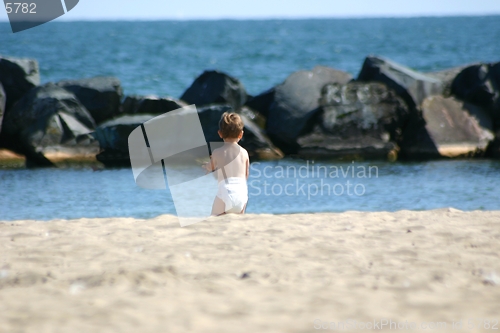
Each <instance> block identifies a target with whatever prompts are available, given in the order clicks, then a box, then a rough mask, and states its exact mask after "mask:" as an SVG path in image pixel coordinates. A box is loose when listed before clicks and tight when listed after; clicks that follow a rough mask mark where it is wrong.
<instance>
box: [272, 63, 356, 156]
mask: <svg viewBox="0 0 500 333" xmlns="http://www.w3.org/2000/svg"><path fill="white" fill-rule="evenodd" d="M350 80H351V75H350V74H348V73H346V72H342V71H339V70H335V69H332V68H328V67H321V66H318V67H315V68H314V69H313V70H312V71H305V70H303V71H298V72H295V73H293V74H291V75H290V76H289V77H288V78H287V79H286V80H285V82H283V83H282V84H280V85H278V86H277V87H275V93H274V101H273V103H272V104H271V106H270V108H269V113H268V117H267V123H266V131H267V133H268V135H269V137H270V138H271V139H272V140H273V142H274V143H275V144H277V145H278V147H280V148H281V149H283V150H284V151H285V152H286V153H290V152H294V151H295V150H296V149H297V147H298V145H297V138H298V137H299V136H300V135H303V134H305V132H307V131H308V130H310V129H311V126H312V123H313V122H314V116H315V115H316V114H317V112H318V111H319V110H320V108H319V100H320V98H321V89H322V88H323V87H324V86H325V85H326V84H327V83H339V84H345V83H347V82H349V81H350Z"/></svg>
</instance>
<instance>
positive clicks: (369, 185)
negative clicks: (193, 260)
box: [0, 159, 500, 220]
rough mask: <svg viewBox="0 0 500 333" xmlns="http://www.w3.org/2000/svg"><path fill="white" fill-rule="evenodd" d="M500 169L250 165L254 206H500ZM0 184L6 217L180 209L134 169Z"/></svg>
mask: <svg viewBox="0 0 500 333" xmlns="http://www.w3.org/2000/svg"><path fill="white" fill-rule="evenodd" d="M353 169H354V170H355V172H354V175H353V173H352V170H353ZM325 170H326V172H325ZM370 171H371V174H370ZM313 172H314V173H313ZM499 173H500V161H484V160H479V161H433V162H425V163H410V164H406V163H405V164H403V163H370V164H369V163H343V164H338V163H325V162H321V163H320V162H316V163H314V164H313V163H312V161H310V162H309V164H308V163H307V161H298V160H288V159H286V160H282V161H279V162H264V163H260V164H253V165H252V170H251V177H250V179H249V194H250V203H249V206H248V212H249V213H299V212H341V211H346V210H360V211H397V210H401V209H411V210H424V209H434V208H440V207H455V208H457V209H461V210H476V209H480V210H500V181H499V180H498V175H499ZM353 176H354V177H353ZM348 182H349V183H348ZM348 184H350V185H348ZM0 188H1V192H2V194H3V198H2V200H0V220H16V219H37V220H48V219H53V218H80V217H113V216H129V217H136V218H149V217H154V216H158V215H161V214H167V213H169V214H175V210H174V206H173V203H172V198H171V196H170V193H169V192H168V191H164V190H163V191H162V190H145V189H141V188H139V187H137V186H136V185H135V183H134V179H133V176H132V171H131V170H130V169H114V170H103V171H93V170H92V169H90V168H88V169H87V168H82V169H43V170H0ZM321 188H322V189H323V192H321ZM328 191H329V192H328Z"/></svg>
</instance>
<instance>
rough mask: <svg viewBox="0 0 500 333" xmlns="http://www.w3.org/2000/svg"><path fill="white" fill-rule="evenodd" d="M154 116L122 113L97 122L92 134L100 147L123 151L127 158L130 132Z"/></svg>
mask: <svg viewBox="0 0 500 333" xmlns="http://www.w3.org/2000/svg"><path fill="white" fill-rule="evenodd" d="M156 116H157V115H154V114H138V115H122V116H120V117H117V118H115V119H111V120H108V121H106V122H104V123H101V124H99V125H98V126H97V127H96V129H95V131H94V133H93V134H92V135H93V136H94V137H95V138H96V139H97V141H99V145H100V147H101V149H104V150H113V151H117V152H123V153H126V155H127V158H128V137H129V135H130V133H132V131H133V130H134V129H136V128H137V127H138V126H141V125H142V124H143V123H145V122H146V121H148V120H150V119H152V118H154V117H156Z"/></svg>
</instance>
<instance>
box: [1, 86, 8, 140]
mask: <svg viewBox="0 0 500 333" xmlns="http://www.w3.org/2000/svg"><path fill="white" fill-rule="evenodd" d="M6 100H7V96H6V95H5V90H4V89H3V86H2V84H1V83H0V132H2V120H3V115H4V113H5V102H6Z"/></svg>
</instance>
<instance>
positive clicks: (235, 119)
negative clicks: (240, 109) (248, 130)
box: [219, 112, 244, 139]
mask: <svg viewBox="0 0 500 333" xmlns="http://www.w3.org/2000/svg"><path fill="white" fill-rule="evenodd" d="M243 127H244V124H243V120H241V117H240V115H239V114H237V113H234V112H231V113H229V112H224V113H223V114H222V117H221V119H220V121H219V129H220V132H221V135H222V138H224V139H226V138H227V139H236V138H238V136H239V135H240V134H241V132H242V131H243Z"/></svg>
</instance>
